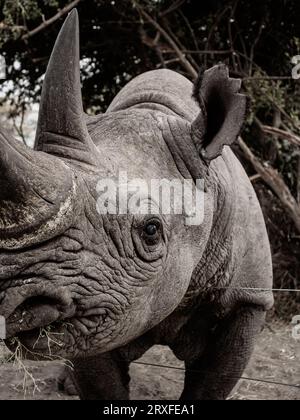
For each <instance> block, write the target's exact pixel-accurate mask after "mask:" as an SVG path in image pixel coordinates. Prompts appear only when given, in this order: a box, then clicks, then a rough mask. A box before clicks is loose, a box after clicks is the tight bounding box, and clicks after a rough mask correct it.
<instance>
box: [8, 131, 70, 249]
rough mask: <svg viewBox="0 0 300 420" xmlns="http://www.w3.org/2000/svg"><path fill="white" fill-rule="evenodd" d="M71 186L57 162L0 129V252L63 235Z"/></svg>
mask: <svg viewBox="0 0 300 420" xmlns="http://www.w3.org/2000/svg"><path fill="white" fill-rule="evenodd" d="M75 185H76V184H75V181H74V179H73V175H72V171H71V170H70V169H69V168H68V167H67V166H66V165H65V164H64V163H63V162H62V161H60V159H57V158H55V157H54V156H48V155H47V154H45V153H43V152H37V151H33V150H32V149H30V148H28V147H26V146H25V145H24V144H22V143H21V142H19V141H17V140H15V139H14V138H13V137H11V136H9V135H8V134H7V133H6V132H5V131H4V130H3V129H2V128H1V127H0V248H2V249H17V248H23V247H26V246H30V245H32V244H34V243H38V242H41V241H44V240H48V239H50V238H51V237H53V236H56V235H57V234H59V232H60V231H61V232H62V231H64V230H65V229H66V227H67V226H68V224H69V223H70V221H71V218H72V217H73V216H72V214H73V210H74V198H75V188H76V186H75Z"/></svg>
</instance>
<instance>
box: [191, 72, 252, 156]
mask: <svg viewBox="0 0 300 420" xmlns="http://www.w3.org/2000/svg"><path fill="white" fill-rule="evenodd" d="M240 88H241V80H240V79H231V78H230V77H229V72H228V68H227V66H225V65H224V64H220V65H217V66H215V67H212V68H211V69H209V70H207V71H205V72H204V75H203V77H202V79H199V80H198V81H197V82H196V83H195V86H194V97H195V98H196V100H197V101H198V103H199V104H200V108H201V112H200V113H199V115H198V117H197V118H196V119H195V121H194V122H193V123H192V138H193V141H194V143H195V145H196V148H197V150H198V152H199V153H200V155H201V157H202V158H203V159H205V160H207V161H210V160H213V159H215V158H216V157H218V156H220V155H221V154H222V150H223V147H224V146H225V145H231V144H232V143H234V141H235V140H236V139H237V137H238V135H239V133H240V131H241V128H242V126H243V124H244V121H245V116H246V110H247V99H248V98H247V97H246V96H245V95H241V94H239V93H238V92H239V90H240Z"/></svg>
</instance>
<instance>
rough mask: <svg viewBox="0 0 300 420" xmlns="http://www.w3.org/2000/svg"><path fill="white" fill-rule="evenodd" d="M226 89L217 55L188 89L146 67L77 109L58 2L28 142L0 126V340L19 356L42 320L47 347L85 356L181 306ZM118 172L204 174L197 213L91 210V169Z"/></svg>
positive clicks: (210, 214)
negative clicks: (102, 103)
mask: <svg viewBox="0 0 300 420" xmlns="http://www.w3.org/2000/svg"><path fill="white" fill-rule="evenodd" d="M239 88H240V82H239V81H238V80H233V79H230V78H229V76H228V70H227V69H226V67H225V66H223V65H220V66H216V67H214V68H213V69H211V70H208V71H207V72H205V73H204V75H203V76H202V77H201V79H199V81H198V82H197V83H196V84H195V86H194V97H192V93H193V86H192V84H191V83H190V82H189V81H188V80H187V79H185V78H184V77H183V76H181V75H179V74H176V73H174V72H171V71H169V70H159V71H153V72H149V73H145V74H144V75H141V76H139V77H137V78H136V79H134V80H133V81H131V82H130V83H129V84H128V85H127V86H126V87H125V88H124V89H122V91H121V92H120V93H119V94H118V95H117V97H116V98H115V99H114V101H113V102H112V104H111V105H110V107H109V108H108V110H107V112H106V113H105V114H102V115H98V116H96V117H89V116H87V115H86V114H84V112H83V108H82V98H81V88H80V73H79V29H78V16H77V12H76V11H73V12H71V13H70V15H69V16H68V18H67V20H66V22H65V23H64V25H63V28H62V29H61V32H60V34H59V36H58V39H57V41H56V44H55V46H54V50H53V53H52V56H51V58H50V62H49V64H48V68H47V72H46V76H45V79H44V83H43V90H42V97H41V103H40V111H39V120H38V128H37V133H36V142H35V147H34V149H30V148H28V147H26V146H24V145H23V144H21V143H20V142H18V141H16V140H15V139H14V138H12V137H9V136H8V134H6V133H5V131H4V130H3V129H1V131H0V149H1V155H0V184H1V188H0V264H1V268H0V315H1V316H3V317H4V318H5V319H6V328H7V343H8V345H9V346H11V347H13V344H12V343H11V340H10V338H12V337H17V338H18V339H19V341H20V342H21V343H22V344H23V345H24V347H25V348H26V349H28V355H27V356H28V357H31V356H32V355H33V354H34V355H42V354H47V353H48V352H49V342H48V338H47V337H45V336H43V335H42V334H41V333H40V331H41V328H47V329H48V331H49V334H55V335H53V337H55V340H53V341H52V344H51V345H52V353H53V354H57V355H60V356H64V357H65V356H67V357H80V356H82V355H83V354H85V355H86V354H88V355H93V354H96V353H101V352H106V351H109V350H112V349H114V348H116V347H119V346H122V345H124V344H126V343H128V342H130V341H131V340H133V339H134V338H136V337H138V336H140V335H142V334H143V333H144V332H146V331H147V330H149V329H151V328H152V327H154V326H155V325H157V324H159V323H160V322H161V321H162V320H164V319H165V318H166V317H168V316H169V315H170V314H171V313H173V312H174V311H176V310H177V311H180V310H184V309H185V307H186V301H187V300H188V299H189V298H190V296H192V295H193V293H194V291H195V284H198V283H199V282H198V279H197V278H198V275H199V271H201V266H202V264H203V262H202V261H201V259H202V256H203V253H204V250H205V248H206V245H207V242H208V240H209V237H210V236H211V231H212V226H213V221H214V220H216V219H217V218H218V209H217V206H216V203H215V197H216V193H217V190H218V187H217V186H215V184H214V163H215V162H216V161H217V160H218V157H219V156H220V155H221V153H222V151H223V147H224V146H225V145H229V144H231V143H232V142H233V141H234V140H235V139H236V137H237V136H238V134H239V131H240V129H241V125H242V123H243V120H244V114H245V108H246V99H245V97H244V96H242V95H240V94H238V90H239ZM120 171H123V172H125V171H126V174H127V177H128V180H132V179H143V180H146V181H149V180H151V179H166V180H173V179H178V180H181V181H183V180H185V179H191V180H193V182H194V183H195V182H196V180H198V179H204V180H205V187H204V189H203V191H202V193H203V194H202V198H203V200H204V203H205V206H204V214H203V218H202V219H203V220H202V223H201V224H199V225H197V226H192V225H190V224H189V223H186V218H187V215H186V214H185V213H184V212H182V214H163V213H162V212H161V211H160V208H159V206H158V207H157V212H151V213H146V214H145V213H144V214H135V213H134V212H132V213H130V212H129V213H127V214H109V212H107V214H104V213H103V214H102V213H100V212H99V208H97V202H98V197H99V188H98V187H97V185H98V183H99V180H103V179H111V180H114V181H115V180H116V179H117V178H118V174H119V173H120ZM141 200H142V201H143V200H145V201H146V202H147V201H149V200H150V201H151V197H150V198H149V196H148V194H147V193H146V192H145V195H144V197H142V198H141ZM152 204H153V203H152ZM153 205H154V207H155V206H156V205H157V203H154V204H153Z"/></svg>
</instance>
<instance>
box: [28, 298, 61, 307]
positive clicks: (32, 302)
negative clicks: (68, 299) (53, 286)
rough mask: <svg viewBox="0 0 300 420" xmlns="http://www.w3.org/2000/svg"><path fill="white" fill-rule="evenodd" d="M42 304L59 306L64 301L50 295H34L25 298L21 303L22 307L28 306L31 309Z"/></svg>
mask: <svg viewBox="0 0 300 420" xmlns="http://www.w3.org/2000/svg"><path fill="white" fill-rule="evenodd" d="M41 305H49V306H56V307H57V308H59V307H61V306H62V302H61V301H59V300H58V299H56V298H53V297H48V296H32V297H29V298H27V299H25V300H24V301H23V302H22V303H21V305H20V306H21V307H24V308H25V307H26V308H27V309H29V308H30V309H31V308H34V307H37V306H41Z"/></svg>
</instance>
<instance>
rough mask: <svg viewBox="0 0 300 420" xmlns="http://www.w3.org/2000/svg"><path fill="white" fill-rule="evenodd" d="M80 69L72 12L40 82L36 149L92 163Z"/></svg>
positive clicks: (73, 12) (76, 24) (76, 28)
mask: <svg viewBox="0 0 300 420" xmlns="http://www.w3.org/2000/svg"><path fill="white" fill-rule="evenodd" d="M85 120H86V117H85V115H84V112H83V107H82V96H81V85H80V67H79V23H78V13H77V11H76V9H74V10H73V11H72V12H71V13H70V14H69V16H68V17H67V19H66V21H65V23H64V25H63V27H62V29H61V31H60V33H59V35H58V37H57V40H56V43H55V46H54V48H53V52H52V54H51V57H50V60H49V64H48V67H47V71H46V74H45V79H44V82H43V89H42V96H41V103H40V110H39V119H38V128H37V133H36V140H35V149H37V150H42V151H44V152H46V153H50V154H53V155H56V156H59V157H63V158H66V159H70V160H72V162H76V161H77V162H80V163H81V164H91V163H92V160H93V148H95V146H94V144H93V142H92V140H91V138H90V136H89V133H88V130H87V127H86V123H85Z"/></svg>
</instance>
